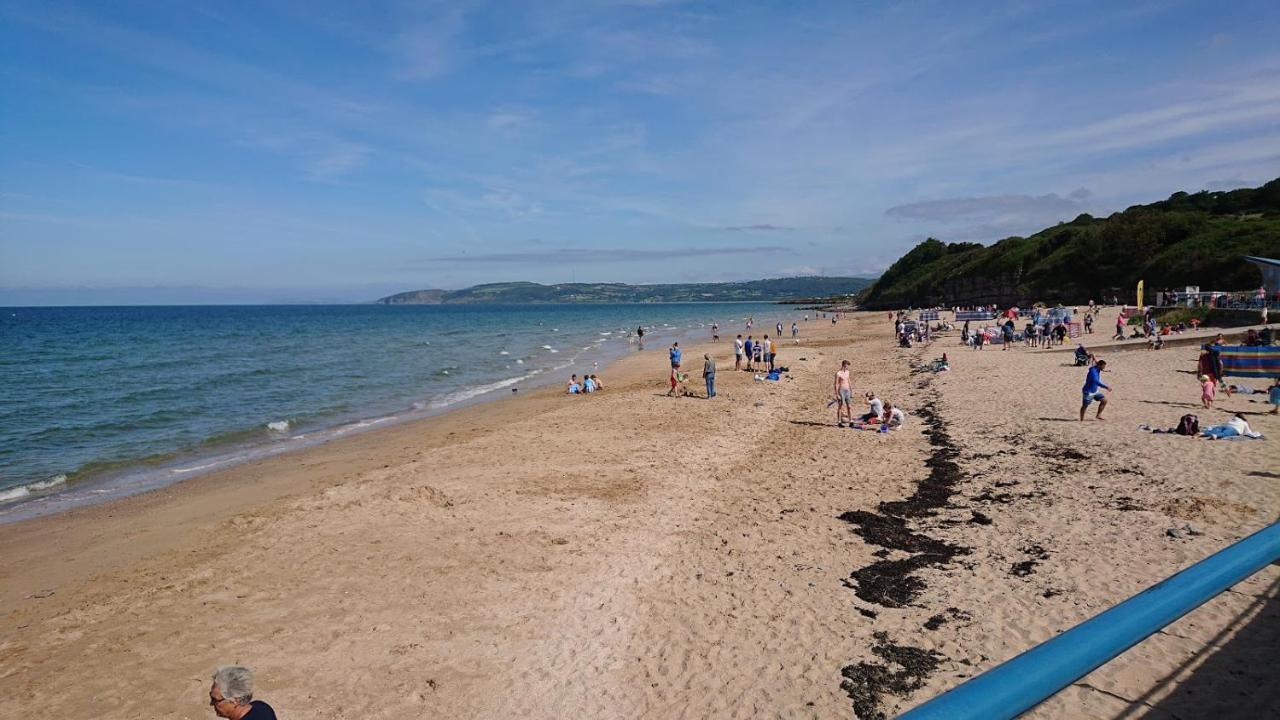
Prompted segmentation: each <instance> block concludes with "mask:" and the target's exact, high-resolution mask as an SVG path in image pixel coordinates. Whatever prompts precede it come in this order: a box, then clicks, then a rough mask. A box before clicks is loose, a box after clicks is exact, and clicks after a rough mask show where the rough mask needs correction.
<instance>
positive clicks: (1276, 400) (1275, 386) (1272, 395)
mask: <svg viewBox="0 0 1280 720" xmlns="http://www.w3.org/2000/svg"><path fill="white" fill-rule="evenodd" d="M1267 402H1269V403H1271V414H1272V415H1275V414H1277V413H1280V378H1276V379H1275V380H1273V381H1272V382H1271V387H1269V388H1267Z"/></svg>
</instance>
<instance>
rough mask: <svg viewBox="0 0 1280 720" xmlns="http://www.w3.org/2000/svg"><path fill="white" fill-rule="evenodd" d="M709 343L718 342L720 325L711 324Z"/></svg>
mask: <svg viewBox="0 0 1280 720" xmlns="http://www.w3.org/2000/svg"><path fill="white" fill-rule="evenodd" d="M711 342H720V325H719V324H717V323H714V322H713V323H711Z"/></svg>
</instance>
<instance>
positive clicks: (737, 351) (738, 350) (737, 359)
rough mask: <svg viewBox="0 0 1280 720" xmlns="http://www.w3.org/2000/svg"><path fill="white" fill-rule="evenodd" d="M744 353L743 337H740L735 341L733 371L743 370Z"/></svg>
mask: <svg viewBox="0 0 1280 720" xmlns="http://www.w3.org/2000/svg"><path fill="white" fill-rule="evenodd" d="M742 353H743V348H742V336H741V335H739V336H738V337H737V339H736V340H734V341H733V369H734V370H741V369H742Z"/></svg>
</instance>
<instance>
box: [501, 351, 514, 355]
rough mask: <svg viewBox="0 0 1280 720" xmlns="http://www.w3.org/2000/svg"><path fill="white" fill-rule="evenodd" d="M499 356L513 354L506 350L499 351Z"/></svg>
mask: <svg viewBox="0 0 1280 720" xmlns="http://www.w3.org/2000/svg"><path fill="white" fill-rule="evenodd" d="M498 354H499V355H510V354H511V353H509V352H507V351H506V350H499V351H498Z"/></svg>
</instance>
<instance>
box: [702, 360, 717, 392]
mask: <svg viewBox="0 0 1280 720" xmlns="http://www.w3.org/2000/svg"><path fill="white" fill-rule="evenodd" d="M702 379H703V380H704V381H706V383H707V399H708V400H710V399H711V398H713V397H715V396H716V361H715V360H712V359H711V355H710V354H708V353H704V354H703V355H702Z"/></svg>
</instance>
